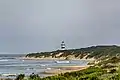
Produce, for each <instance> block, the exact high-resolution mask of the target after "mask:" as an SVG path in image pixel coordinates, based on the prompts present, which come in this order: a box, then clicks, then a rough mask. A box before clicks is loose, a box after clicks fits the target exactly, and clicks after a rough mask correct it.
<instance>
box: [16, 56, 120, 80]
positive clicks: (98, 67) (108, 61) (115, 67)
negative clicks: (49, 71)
mask: <svg viewBox="0 0 120 80" xmlns="http://www.w3.org/2000/svg"><path fill="white" fill-rule="evenodd" d="M119 64H120V57H115V56H114V57H109V58H108V57H106V58H104V59H102V60H100V61H99V63H97V64H94V66H91V67H89V68H87V69H84V70H80V71H75V72H67V73H64V74H59V75H56V76H49V77H45V78H40V77H39V76H38V75H36V74H31V75H30V76H29V77H28V78H27V79H25V78H23V77H24V75H19V76H18V77H17V78H16V80H120V65H119Z"/></svg>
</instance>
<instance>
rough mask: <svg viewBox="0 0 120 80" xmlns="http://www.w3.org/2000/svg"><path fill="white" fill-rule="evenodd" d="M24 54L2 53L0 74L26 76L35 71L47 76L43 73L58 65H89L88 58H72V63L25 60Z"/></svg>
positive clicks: (0, 55) (3, 75)
mask: <svg viewBox="0 0 120 80" xmlns="http://www.w3.org/2000/svg"><path fill="white" fill-rule="evenodd" d="M23 56H25V55H24V54H0V75H1V77H10V76H6V75H5V74H16V75H19V74H25V75H26V76H28V75H30V74H32V73H35V74H39V75H40V76H41V77H43V76H47V74H43V73H42V72H44V71H45V70H46V69H47V68H51V67H52V68H54V67H58V66H69V65H70V66H71V65H75V66H79V65H80V66H84V65H87V61H86V60H71V61H70V63H56V62H55V60H23V59H20V58H19V57H23Z"/></svg>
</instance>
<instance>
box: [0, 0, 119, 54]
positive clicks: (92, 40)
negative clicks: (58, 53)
mask: <svg viewBox="0 0 120 80" xmlns="http://www.w3.org/2000/svg"><path fill="white" fill-rule="evenodd" d="M119 35H120V0H0V52H8V53H26V52H39V51H40V52H41V51H51V50H56V49H58V48H59V47H60V43H61V41H62V40H64V41H65V43H66V45H67V48H81V47H87V46H91V45H98V44H99V45H100V44H118V45H119V44H120V36H119Z"/></svg>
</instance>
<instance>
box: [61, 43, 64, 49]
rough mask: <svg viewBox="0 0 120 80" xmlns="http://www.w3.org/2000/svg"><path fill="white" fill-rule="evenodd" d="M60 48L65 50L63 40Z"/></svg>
mask: <svg viewBox="0 0 120 80" xmlns="http://www.w3.org/2000/svg"><path fill="white" fill-rule="evenodd" d="M61 50H65V42H64V41H62V43H61Z"/></svg>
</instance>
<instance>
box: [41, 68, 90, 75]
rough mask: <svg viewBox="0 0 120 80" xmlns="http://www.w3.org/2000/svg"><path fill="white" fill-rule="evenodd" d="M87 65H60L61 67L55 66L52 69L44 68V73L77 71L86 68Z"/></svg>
mask: <svg viewBox="0 0 120 80" xmlns="http://www.w3.org/2000/svg"><path fill="white" fill-rule="evenodd" d="M88 67H89V66H62V67H56V68H54V69H48V70H45V71H44V72H43V73H44V74H55V75H56V74H60V73H66V72H73V71H79V70H83V69H86V68H88Z"/></svg>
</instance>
